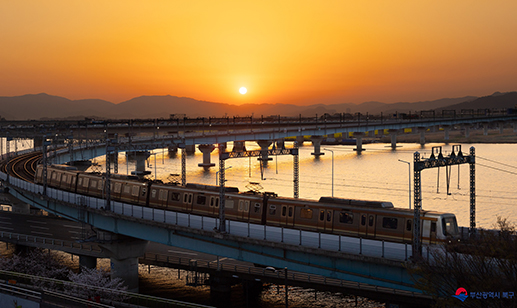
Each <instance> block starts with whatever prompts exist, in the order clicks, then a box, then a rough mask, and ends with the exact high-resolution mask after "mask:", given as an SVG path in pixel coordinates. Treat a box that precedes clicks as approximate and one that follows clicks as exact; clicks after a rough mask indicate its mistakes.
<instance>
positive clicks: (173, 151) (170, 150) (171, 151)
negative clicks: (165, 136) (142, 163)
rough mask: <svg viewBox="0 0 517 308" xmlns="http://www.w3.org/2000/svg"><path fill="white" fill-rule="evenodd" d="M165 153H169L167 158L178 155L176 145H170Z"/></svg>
mask: <svg viewBox="0 0 517 308" xmlns="http://www.w3.org/2000/svg"><path fill="white" fill-rule="evenodd" d="M167 151H168V153H169V156H175V155H176V154H177V153H178V145H177V144H175V143H172V144H170V145H169V146H168V147H167Z"/></svg>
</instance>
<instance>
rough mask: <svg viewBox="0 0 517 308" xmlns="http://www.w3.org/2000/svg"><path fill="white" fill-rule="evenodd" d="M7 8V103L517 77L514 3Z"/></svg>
mask: <svg viewBox="0 0 517 308" xmlns="http://www.w3.org/2000/svg"><path fill="white" fill-rule="evenodd" d="M1 6H2V10H0V39H1V41H2V48H1V49H0V56H1V57H2V59H3V60H2V62H3V63H2V71H3V72H2V74H1V75H0V96H16V95H23V94H28V93H41V92H45V93H50V94H53V95H58V96H64V97H68V98H70V99H87V98H99V99H104V100H107V101H111V102H114V103H120V102H122V101H125V100H128V99H131V98H133V97H138V96H142V95H173V96H179V97H191V98H194V99H197V100H203V101H212V102H219V103H227V104H237V105H240V104H261V103H268V104H275V103H283V104H297V105H310V104H317V103H323V104H335V103H362V102H367V101H379V102H384V103H395V102H404V101H408V102H411V101H425V100H435V99H440V98H445V97H461V96H466V95H476V96H484V95H490V94H491V93H493V92H496V91H500V92H507V91H514V90H515V82H514V80H517V59H516V58H515V56H514V54H515V52H516V51H517V42H516V41H515V40H514V38H513V33H515V32H516V30H517V20H515V19H514V18H513V16H512V15H513V12H514V11H515V9H517V3H514V2H512V1H495V2H490V3H484V2H483V3H482V2H469V1H455V2H452V3H451V2H446V1H433V2H430V1H429V2H428V1H425V2H422V1H419V2H410V1H390V2H386V1H369V2H357V3H354V2H351V3H349V2H339V1H328V2H324V3H317V4H316V3H314V2H309V1H282V2H273V1H265V2H264V1H261V2H260V3H253V2H242V1H225V2H220V3H219V2H210V1H195V2H185V3H184V2H176V1H173V2H167V1H151V2H145V3H143V2H138V1H110V2H107V3H104V2H81V1H78V2H71V1H57V0H55V1H46V2H39V1H24V2H3V3H2V4H1ZM242 87H245V88H246V89H247V91H246V92H245V94H241V93H240V92H239V91H240V89H241V88H242Z"/></svg>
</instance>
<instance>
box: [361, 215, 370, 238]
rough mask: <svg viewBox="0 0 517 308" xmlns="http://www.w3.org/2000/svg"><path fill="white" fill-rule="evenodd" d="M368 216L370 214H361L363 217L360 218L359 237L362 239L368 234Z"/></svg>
mask: <svg viewBox="0 0 517 308" xmlns="http://www.w3.org/2000/svg"><path fill="white" fill-rule="evenodd" d="M367 216H368V214H361V216H360V217H359V236H360V237H364V236H366V232H367V226H366V222H367Z"/></svg>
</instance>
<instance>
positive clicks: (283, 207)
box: [282, 205, 287, 217]
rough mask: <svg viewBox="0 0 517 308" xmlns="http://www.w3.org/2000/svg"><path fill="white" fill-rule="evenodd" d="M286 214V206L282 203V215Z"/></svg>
mask: <svg viewBox="0 0 517 308" xmlns="http://www.w3.org/2000/svg"><path fill="white" fill-rule="evenodd" d="M286 214H287V206H286V205H282V217H285V215H286Z"/></svg>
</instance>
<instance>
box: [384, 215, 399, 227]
mask: <svg viewBox="0 0 517 308" xmlns="http://www.w3.org/2000/svg"><path fill="white" fill-rule="evenodd" d="M397 225H398V219H397V218H393V217H383V218H382V227H383V228H385V229H397Z"/></svg>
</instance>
